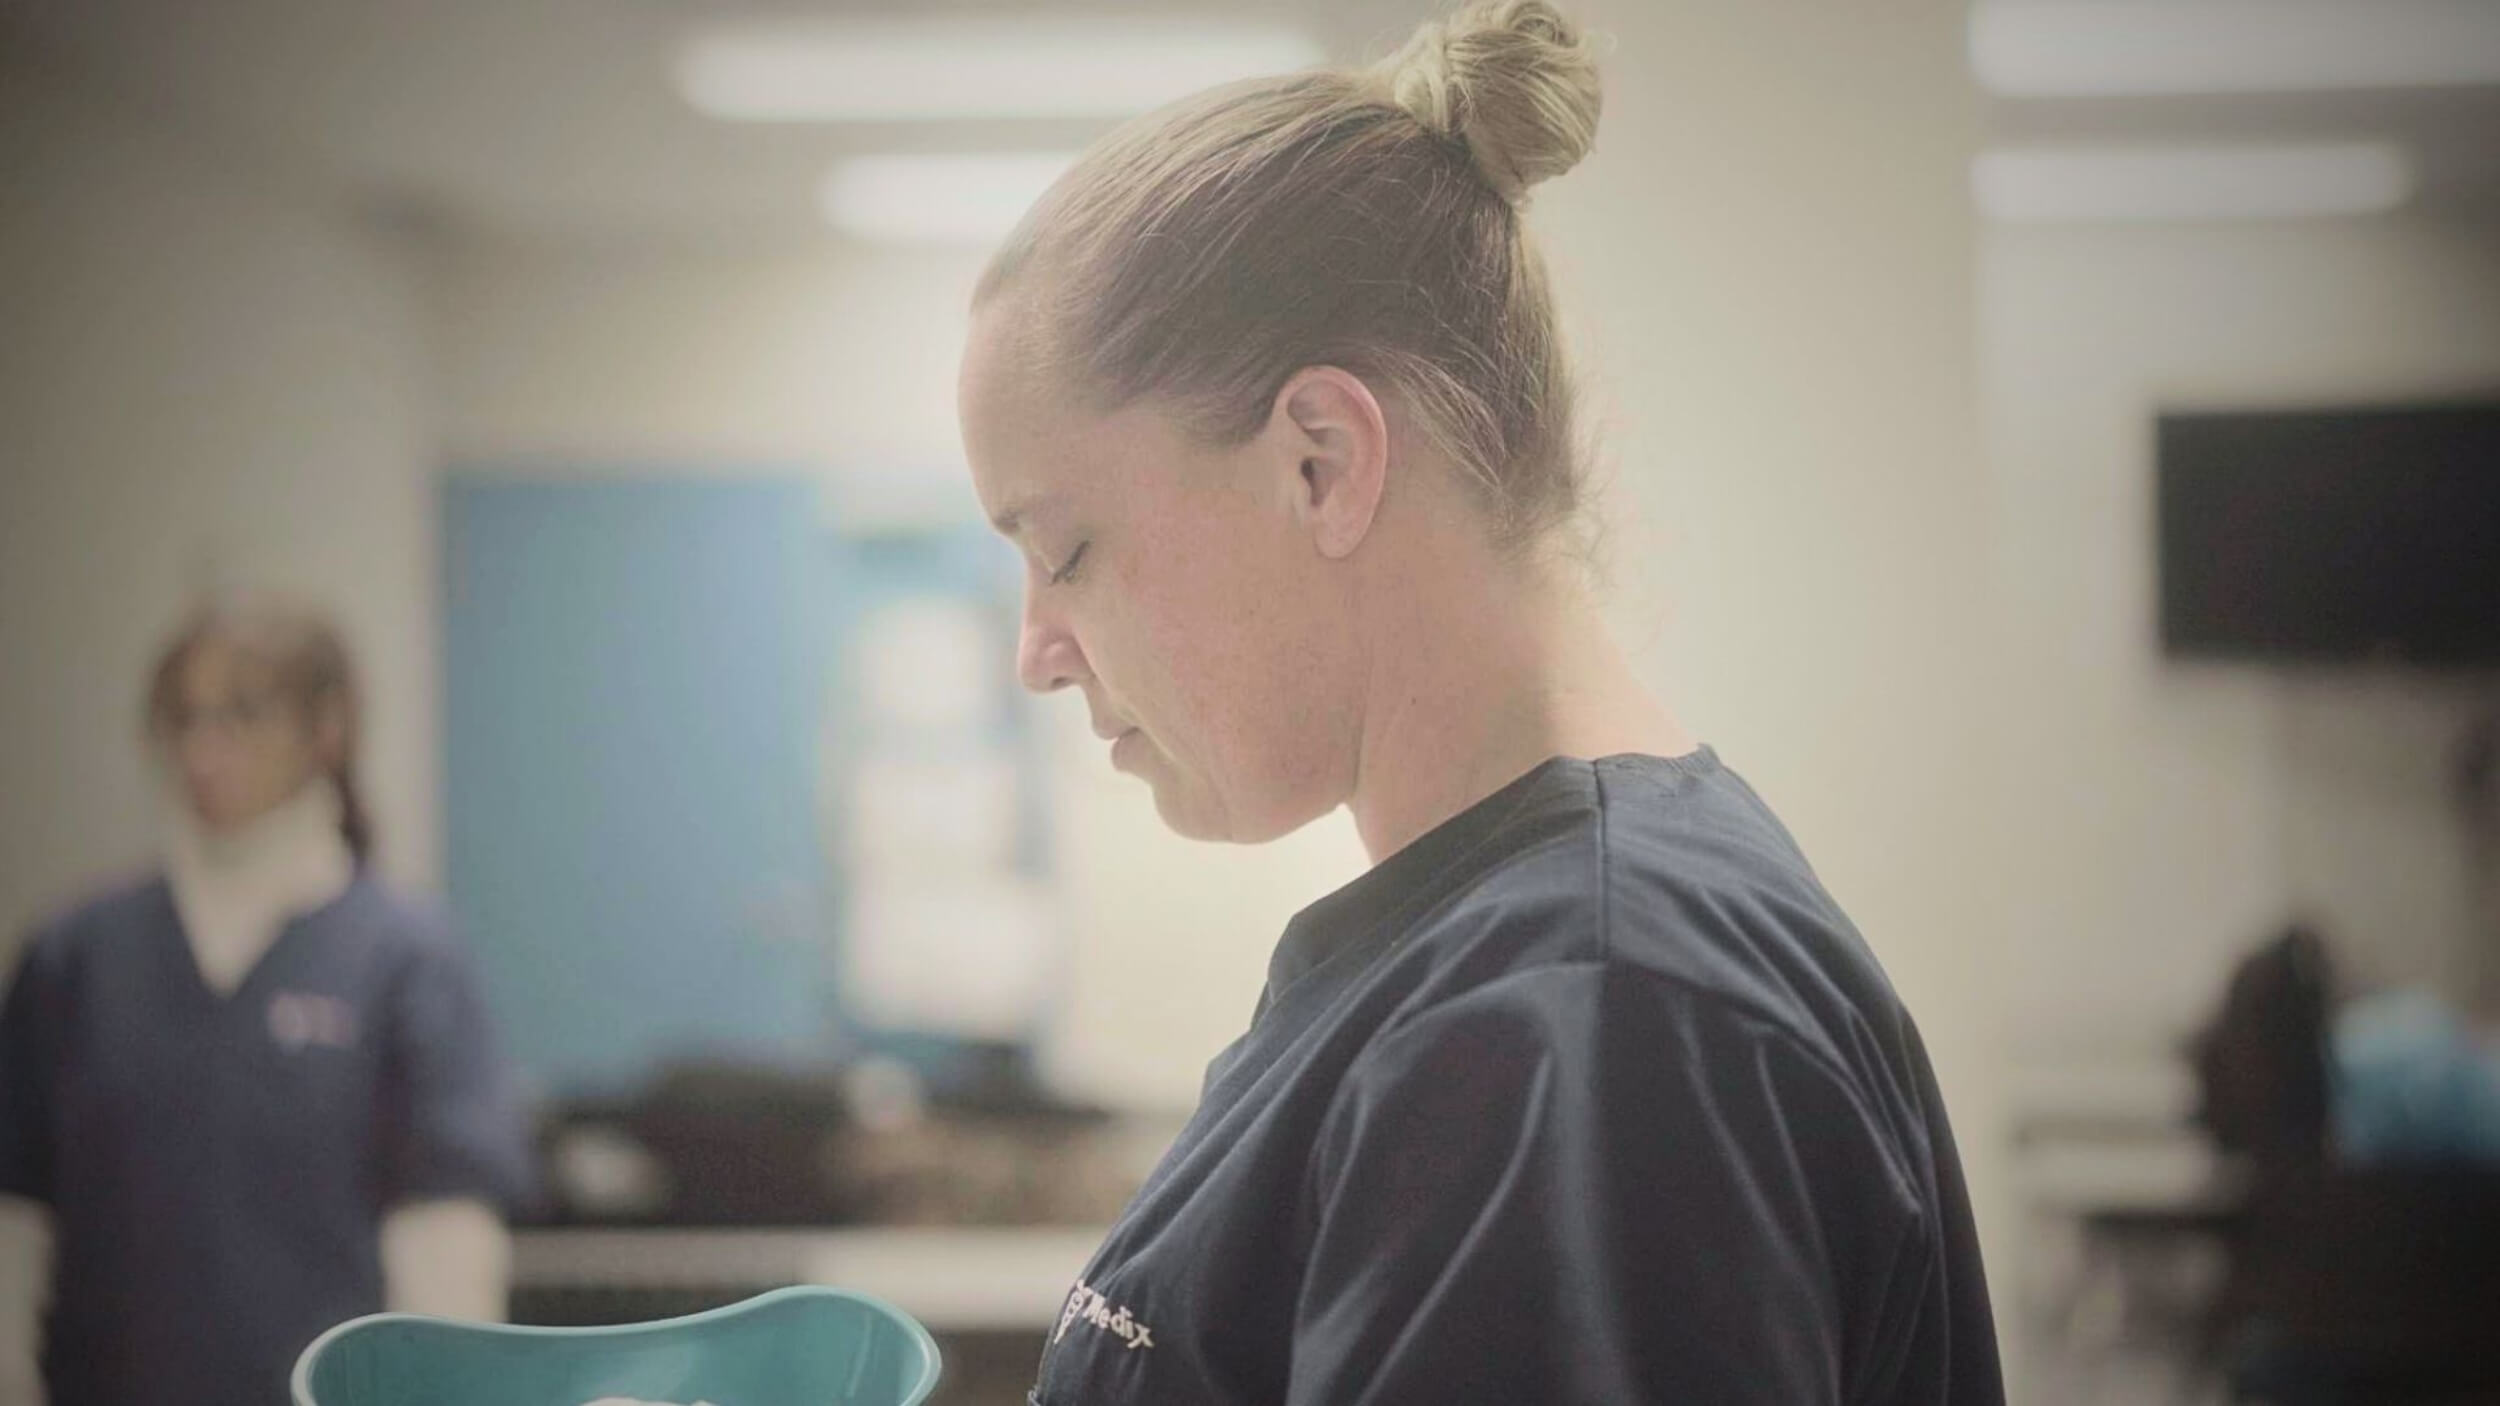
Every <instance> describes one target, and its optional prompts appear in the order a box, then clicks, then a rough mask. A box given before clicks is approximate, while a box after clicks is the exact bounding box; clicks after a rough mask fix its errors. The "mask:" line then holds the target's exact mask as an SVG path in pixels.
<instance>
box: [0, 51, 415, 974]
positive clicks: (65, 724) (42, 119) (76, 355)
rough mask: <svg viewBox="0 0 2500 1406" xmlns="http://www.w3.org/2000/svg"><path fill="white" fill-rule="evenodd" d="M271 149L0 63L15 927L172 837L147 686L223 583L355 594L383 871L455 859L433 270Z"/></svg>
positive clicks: (5, 905)
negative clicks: (436, 478) (411, 263)
mask: <svg viewBox="0 0 2500 1406" xmlns="http://www.w3.org/2000/svg"><path fill="white" fill-rule="evenodd" d="M255 170H256V168H255V167H254V166H253V165H252V164H250V163H242V162H235V161H229V160H226V159H223V158H221V157H219V156H218V155H216V154H214V153H211V152H208V151H205V150H200V149H195V148H194V147H192V146H191V145H189V144H188V142H187V139H185V138H182V137H179V136H176V135H173V134H170V133H167V132H162V131H159V130H157V129H154V128H152V127H150V126H149V125H147V124H144V123H141V122H137V121H133V120H127V119H125V118H123V117H121V116H118V115H116V112H115V110H114V109H112V108H110V107H108V106H104V105H99V104H96V103H92V102H90V101H89V100H88V99H87V98H86V97H85V96H84V95H83V94H81V93H80V92H78V91H77V90H76V89H75V88H74V87H72V86H70V85H67V84H65V83H63V82H62V81H59V80H57V79H55V78H54V77H52V76H50V75H48V74H40V73H36V72H31V71H25V70H23V69H18V68H13V67H0V171H4V172H6V173H7V174H6V178H5V179H6V198H5V199H6V203H5V206H4V207H0V209H4V211H5V213H4V214H0V328H5V329H6V331H5V333H0V661H5V663H0V670H4V671H5V672H4V673H0V690H5V691H4V692H0V932H5V933H6V934H7V936H5V937H0V944H13V943H14V940H15V937H16V935H17V934H19V933H21V932H22V931H23V929H24V927H25V926H26V925H27V924H28V923H29V922H31V921H33V920H34V919H35V918H36V917H37V916H38V915H40V914H42V913H44V912H47V911H49V910H51V909H54V908H56V907H57V906H59V905H61V904H63V903H66V902H68V901H70V900H72V899H73V898H75V897H77V896H79V895H80V893H81V892H82V891H83V890H84V889H85V888H86V886H88V885H90V884H92V883H94V882H95V881H97V880H98V879H101V878H106V877H110V876H112V875H114V874H116V873H118V872H121V871H123V870H125V869H126V868H128V867H129V866H131V865H134V864H136V863H139V862H143V861H144V860H145V859H146V858H147V857H148V855H149V853H150V851H151V850H152V848H153V836H154V834H155V821H154V803H153V799H152V795H153V793H152V790H151V782H150V779H149V776H148V773H147V769H146V768H145V766H144V765H143V762H142V757H141V749H140V742H139V695H140V692H141V689H142V688H143V686H144V677H145V673H146V670H147V668H148V666H149V664H150V663H151V661H152V659H153V655H154V651H155V649H156V647H157V645H158V644H159V642H160V640H161V637H162V635H163V633H164V631H166V630H167V629H168V628H169V627H170V626H171V625H172V623H173V622H174V620H175V618H176V617H177V616H178V614H179V613H180V612H181V610H182V609H183V608H184V606H185V605H186V604H187V603H188V600H189V599H190V598H191V594H192V593H193V592H194V591H196V590H197V589H199V588H200V587H201V586H202V585H204V584H206V583H207V582H209V581H211V580H218V581H231V582H267V583H272V584H276V585H279V586H284V587H288V588H292V589H298V590H303V591H307V592H311V593H314V594H316V595H317V596H318V597H319V598H320V599H322V600H324V601H326V602H328V603H329V604H331V605H332V606H333V607H334V608H335V609H336V612H337V614H338V615H339V617H340V618H341V620H342V622H343V624H344V626H345V627H346V628H347V629H348V630H349V631H350V632H351V635H352V642H353V643H354V645H355V646H356V648H357V651H358V654H359V655H360V658H361V662H362V664H363V667H364V671H365V682H366V686H367V690H368V692H369V694H370V701H369V713H370V734H369V736H368V738H367V748H366V756H365V764H366V767H367V770H368V773H369V785H370V788H371V790H372V793H373V795H372V803H373V806H374V809H375V812H376V819H377V823H378V825H379V827H380V830H381V834H382V844H383V852H384V859H385V863H386V867H387V868H388V869H389V870H390V871H391V872H392V873H394V874H396V875H398V876H401V877H404V878H410V879H414V880H417V881H420V882H422V881H425V880H428V879H430V878H431V877H432V875H433V873H434V869H435V862H436V851H437V839H436V834H435V828H436V805H435V780H434V776H435V744H434V718H435V673H434V662H433V660H434V652H433V607H432V601H433V587H432V554H433V548H432V535H431V534H432V526H431V525H432V522H433V512H432V503H431V496H430V494H431V489H430V486H429V483H430V480H429V465H430V452H429V449H428V425H427V417H428V410H427V406H426V402H425V394H426V392H425V387H426V375H425V360H426V350H425V347H424V344H423V340H422V335H421V332H422V326H423V323H422V319H421V317H420V314H419V309H418V306H417V303H416V300H415V291H414V287H413V284H412V281H411V280H410V278H409V277H408V276H407V271H406V269H405V268H404V266H403V261H402V260H401V259H400V258H399V257H397V256H396V255H395V254H393V253H392V252H391V251H390V249H388V248H387V247H385V246H384V244H382V243H381V242H378V241H377V240H376V239H374V238H371V237H368V236H367V235H366V234H364V233H362V232H360V230H359V229H358V227H357V226H356V224H355V223H354V222H353V221H351V220H350V219H349V218H348V217H347V216H345V215H344V214H343V213H341V212H340V211H338V210H335V209H332V208H329V207H328V206H327V205H325V204H324V203H322V202H321V201H320V200H318V199H317V198H314V197H311V196H307V195H305V194H302V193H300V192H296V191H292V190H288V189H283V188H279V187H276V186H272V185H269V184H266V183H264V179H263V178H260V177H257V176H256V175H255V174H254V172H255Z"/></svg>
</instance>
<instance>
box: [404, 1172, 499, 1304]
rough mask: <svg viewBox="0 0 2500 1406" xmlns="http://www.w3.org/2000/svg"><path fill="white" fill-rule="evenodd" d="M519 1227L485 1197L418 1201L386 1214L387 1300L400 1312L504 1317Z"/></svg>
mask: <svg viewBox="0 0 2500 1406" xmlns="http://www.w3.org/2000/svg"><path fill="white" fill-rule="evenodd" d="M511 1278H512V1234H511V1232H510V1231H508V1230H506V1229H505V1228H504V1223H503V1218H502V1217H501V1216H499V1215H497V1214H496V1213H495V1208H494V1207H492V1206H490V1205H488V1204H487V1203H485V1202H484V1201H478V1200H472V1199H462V1200H437V1201H411V1202H409V1203H408V1204H406V1205H403V1206H401V1207H399V1208H398V1209H396V1210H394V1211H392V1212H391V1213H390V1214H389V1215H388V1216H386V1217H384V1218H383V1221H382V1284H383V1299H384V1302H385V1303H387V1304H388V1305H389V1307H390V1309H391V1311H392V1312H394V1313H423V1314H428V1315H430V1316H432V1317H436V1318H458V1319H464V1320H467V1321H469V1322H473V1323H499V1322H502V1321H503V1317H504V1314H505V1311H506V1304H505V1295H506V1293H507V1292H508V1290H509V1289H510V1286H511Z"/></svg>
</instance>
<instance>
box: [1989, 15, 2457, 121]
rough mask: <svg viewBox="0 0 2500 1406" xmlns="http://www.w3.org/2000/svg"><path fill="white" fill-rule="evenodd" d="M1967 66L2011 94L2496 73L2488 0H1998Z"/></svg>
mask: <svg viewBox="0 0 2500 1406" xmlns="http://www.w3.org/2000/svg"><path fill="white" fill-rule="evenodd" d="M1970 51H1971V68H1972V71H1973V72H1975V73H1976V74H1977V75H1978V77H1979V81H1980V83H1981V85H1982V86H1984V87H1986V88H1987V89H1988V90H1989V91H1991V92H1994V93H1997V94H2000V95H2002V96H2006V97H2020V98H2065V97H2130V96H2144V95H2150V94H2161V93H2263V92H2277V93H2295V92H2315V91H2323V90H2336V89H2354V88H2434V87H2454V86H2466V85H2476V84H2491V83H2500V4H2495V3H2493V0H1994V2H1993V3H1981V4H1979V5H1977V6H1974V7H1973V8H1972V10H1971V17H1970Z"/></svg>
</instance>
